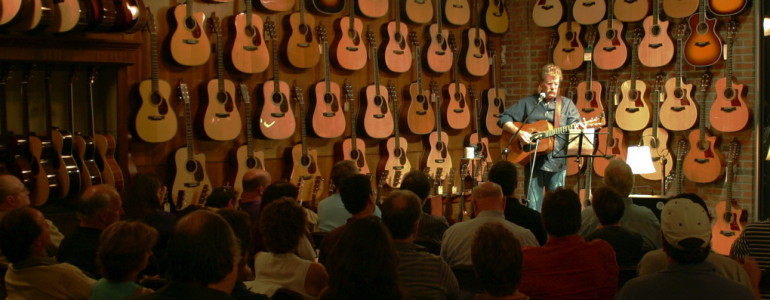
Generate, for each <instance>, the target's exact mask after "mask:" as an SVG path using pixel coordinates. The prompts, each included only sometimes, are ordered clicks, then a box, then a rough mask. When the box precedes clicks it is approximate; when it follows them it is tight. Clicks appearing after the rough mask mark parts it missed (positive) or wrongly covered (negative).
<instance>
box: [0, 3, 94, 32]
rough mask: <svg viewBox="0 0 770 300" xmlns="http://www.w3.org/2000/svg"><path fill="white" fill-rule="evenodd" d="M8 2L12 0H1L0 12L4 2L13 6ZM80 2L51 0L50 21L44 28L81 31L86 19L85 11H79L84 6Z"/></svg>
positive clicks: (0, 19)
mask: <svg viewBox="0 0 770 300" xmlns="http://www.w3.org/2000/svg"><path fill="white" fill-rule="evenodd" d="M10 2H14V1H3V4H2V7H3V12H2V13H0V14H3V15H5V14H6V12H5V10H6V4H9V6H10V7H11V8H12V7H13V6H14V5H10V4H11V3H10ZM21 2H22V1H19V4H21ZM80 4H81V1H79V0H58V1H53V7H52V10H51V12H50V13H51V22H50V23H49V24H48V26H47V27H46V29H45V30H46V31H48V32H68V31H71V30H74V31H81V30H83V29H85V26H86V25H87V24H88V23H87V22H88V21H87V20H86V13H81V9H84V8H85V6H83V7H81V5H80ZM2 19H3V17H2V16H0V25H2V24H3V21H2Z"/></svg>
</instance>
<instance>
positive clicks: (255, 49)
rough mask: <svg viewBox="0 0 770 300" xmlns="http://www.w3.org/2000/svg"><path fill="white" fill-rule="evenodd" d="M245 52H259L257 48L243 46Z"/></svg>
mask: <svg viewBox="0 0 770 300" xmlns="http://www.w3.org/2000/svg"><path fill="white" fill-rule="evenodd" d="M243 50H246V51H257V46H243Z"/></svg>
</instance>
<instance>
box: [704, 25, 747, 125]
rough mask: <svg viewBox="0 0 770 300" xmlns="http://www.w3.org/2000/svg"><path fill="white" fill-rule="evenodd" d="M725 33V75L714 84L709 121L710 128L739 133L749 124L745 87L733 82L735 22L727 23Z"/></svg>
mask: <svg viewBox="0 0 770 300" xmlns="http://www.w3.org/2000/svg"><path fill="white" fill-rule="evenodd" d="M728 24H729V26H728V33H727V73H725V77H722V78H719V79H718V80H717V82H716V84H715V87H716V91H717V93H716V94H717V96H716V99H715V100H714V103H712V104H711V110H710V111H709V121H711V128H714V129H716V130H718V131H721V132H736V131H740V130H742V129H744V128H746V126H747V125H748V123H749V118H750V114H749V108H748V106H746V100H744V99H743V97H744V95H745V94H746V93H747V92H746V91H747V90H746V86H744V85H743V84H739V83H736V82H734V81H733V43H734V41H735V33H736V31H737V29H738V23H737V21H730V23H728Z"/></svg>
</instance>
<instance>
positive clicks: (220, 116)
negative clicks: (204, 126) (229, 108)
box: [214, 113, 230, 119]
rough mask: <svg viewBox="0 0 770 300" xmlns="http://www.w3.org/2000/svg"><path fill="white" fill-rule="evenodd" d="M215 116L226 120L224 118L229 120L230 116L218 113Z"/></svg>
mask: <svg viewBox="0 0 770 300" xmlns="http://www.w3.org/2000/svg"><path fill="white" fill-rule="evenodd" d="M214 116H216V117H217V118H222V119H224V118H229V117H230V114H229V113H217V114H214Z"/></svg>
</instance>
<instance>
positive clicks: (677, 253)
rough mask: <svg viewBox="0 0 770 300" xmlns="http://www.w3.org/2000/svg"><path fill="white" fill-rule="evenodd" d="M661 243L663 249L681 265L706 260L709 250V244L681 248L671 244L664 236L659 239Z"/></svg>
mask: <svg viewBox="0 0 770 300" xmlns="http://www.w3.org/2000/svg"><path fill="white" fill-rule="evenodd" d="M661 240H662V245H663V251H665V252H666V254H668V256H670V257H671V259H673V260H674V261H675V262H677V263H680V264H683V265H694V264H699V263H702V262H704V261H705V260H706V258H707V257H708V255H709V253H710V252H711V245H707V246H706V247H702V248H701V247H695V248H692V249H691V250H682V249H678V248H676V247H674V246H672V245H671V244H670V243H669V242H667V241H666V239H665V238H663V239H661Z"/></svg>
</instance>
